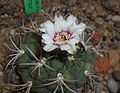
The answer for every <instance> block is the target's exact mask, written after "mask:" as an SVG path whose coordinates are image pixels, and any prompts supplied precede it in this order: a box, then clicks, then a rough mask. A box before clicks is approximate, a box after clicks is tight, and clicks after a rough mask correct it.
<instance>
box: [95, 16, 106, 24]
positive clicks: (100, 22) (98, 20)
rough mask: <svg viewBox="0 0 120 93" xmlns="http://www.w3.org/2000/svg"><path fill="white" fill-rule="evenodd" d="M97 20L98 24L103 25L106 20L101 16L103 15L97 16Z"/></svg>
mask: <svg viewBox="0 0 120 93" xmlns="http://www.w3.org/2000/svg"><path fill="white" fill-rule="evenodd" d="M95 22H96V23H97V24H98V25H102V24H103V23H104V20H103V18H101V17H97V18H96V19H95Z"/></svg>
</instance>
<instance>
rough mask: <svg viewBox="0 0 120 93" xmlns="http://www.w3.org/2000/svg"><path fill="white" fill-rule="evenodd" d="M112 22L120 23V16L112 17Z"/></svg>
mask: <svg viewBox="0 0 120 93" xmlns="http://www.w3.org/2000/svg"><path fill="white" fill-rule="evenodd" d="M112 21H113V22H120V16H119V15H115V16H113V17H112Z"/></svg>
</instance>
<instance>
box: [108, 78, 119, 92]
mask: <svg viewBox="0 0 120 93" xmlns="http://www.w3.org/2000/svg"><path fill="white" fill-rule="evenodd" d="M107 86H108V88H109V90H110V91H111V92H112V93H117V91H118V89H119V86H118V84H117V82H116V81H115V80H114V79H109V80H108V84H107Z"/></svg>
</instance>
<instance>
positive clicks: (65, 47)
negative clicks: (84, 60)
mask: <svg viewBox="0 0 120 93" xmlns="http://www.w3.org/2000/svg"><path fill="white" fill-rule="evenodd" d="M60 49H61V50H66V51H67V52H69V53H70V54H75V53H76V46H75V45H61V46H60Z"/></svg>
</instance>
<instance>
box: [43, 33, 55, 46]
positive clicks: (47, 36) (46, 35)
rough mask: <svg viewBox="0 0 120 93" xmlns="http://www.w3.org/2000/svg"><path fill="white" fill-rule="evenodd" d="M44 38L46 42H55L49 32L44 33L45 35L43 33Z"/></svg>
mask: <svg viewBox="0 0 120 93" xmlns="http://www.w3.org/2000/svg"><path fill="white" fill-rule="evenodd" d="M42 38H43V42H44V43H45V44H51V43H54V42H53V40H52V38H51V37H50V35H48V34H43V35H42Z"/></svg>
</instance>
